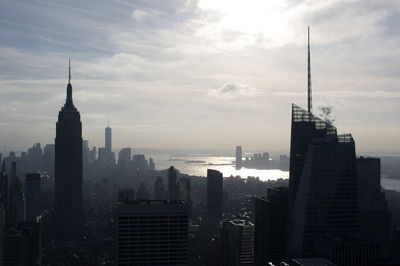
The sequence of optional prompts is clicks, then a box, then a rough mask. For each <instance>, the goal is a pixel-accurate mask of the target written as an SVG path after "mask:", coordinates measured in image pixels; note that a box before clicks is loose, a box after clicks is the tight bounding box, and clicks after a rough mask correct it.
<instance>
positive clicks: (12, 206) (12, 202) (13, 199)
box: [6, 162, 25, 228]
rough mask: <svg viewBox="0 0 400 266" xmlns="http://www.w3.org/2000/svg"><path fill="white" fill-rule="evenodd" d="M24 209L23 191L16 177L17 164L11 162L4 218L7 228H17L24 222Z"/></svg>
mask: <svg viewBox="0 0 400 266" xmlns="http://www.w3.org/2000/svg"><path fill="white" fill-rule="evenodd" d="M24 207H25V199H24V191H23V187H22V183H21V182H20V181H19V179H18V176H17V164H16V163H15V162H12V163H11V178H10V188H9V194H8V213H7V214H8V215H7V216H6V218H7V227H8V228H17V227H18V224H19V223H20V222H23V221H24V213H25V211H24Z"/></svg>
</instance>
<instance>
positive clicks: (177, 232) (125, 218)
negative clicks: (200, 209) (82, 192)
mask: <svg viewBox="0 0 400 266" xmlns="http://www.w3.org/2000/svg"><path fill="white" fill-rule="evenodd" d="M116 210H117V211H116V215H117V217H116V218H117V224H118V228H117V240H118V265H187V264H188V204H187V203H186V202H185V201H168V200H134V201H125V202H119V203H117V209H116Z"/></svg>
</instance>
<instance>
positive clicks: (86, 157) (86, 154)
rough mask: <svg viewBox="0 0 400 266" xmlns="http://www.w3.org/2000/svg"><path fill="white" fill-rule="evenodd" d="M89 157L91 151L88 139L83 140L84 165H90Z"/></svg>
mask: <svg viewBox="0 0 400 266" xmlns="http://www.w3.org/2000/svg"><path fill="white" fill-rule="evenodd" d="M89 155H90V149H89V141H88V140H87V139H85V140H83V154H82V156H83V158H82V161H83V164H87V163H89Z"/></svg>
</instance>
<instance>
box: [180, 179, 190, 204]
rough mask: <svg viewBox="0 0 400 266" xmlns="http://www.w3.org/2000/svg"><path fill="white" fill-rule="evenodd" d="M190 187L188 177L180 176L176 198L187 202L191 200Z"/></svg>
mask: <svg viewBox="0 0 400 266" xmlns="http://www.w3.org/2000/svg"><path fill="white" fill-rule="evenodd" d="M191 194H192V187H191V183H190V178H180V179H179V181H178V198H179V199H180V200H184V201H186V202H188V203H190V202H191Z"/></svg>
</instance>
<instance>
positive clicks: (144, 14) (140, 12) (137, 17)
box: [132, 9, 148, 21]
mask: <svg viewBox="0 0 400 266" xmlns="http://www.w3.org/2000/svg"><path fill="white" fill-rule="evenodd" d="M147 16H148V13H147V12H146V11H143V10H140V9H136V10H135V11H133V13H132V17H133V18H134V19H135V20H137V21H141V20H142V19H144V18H145V17H147Z"/></svg>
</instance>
